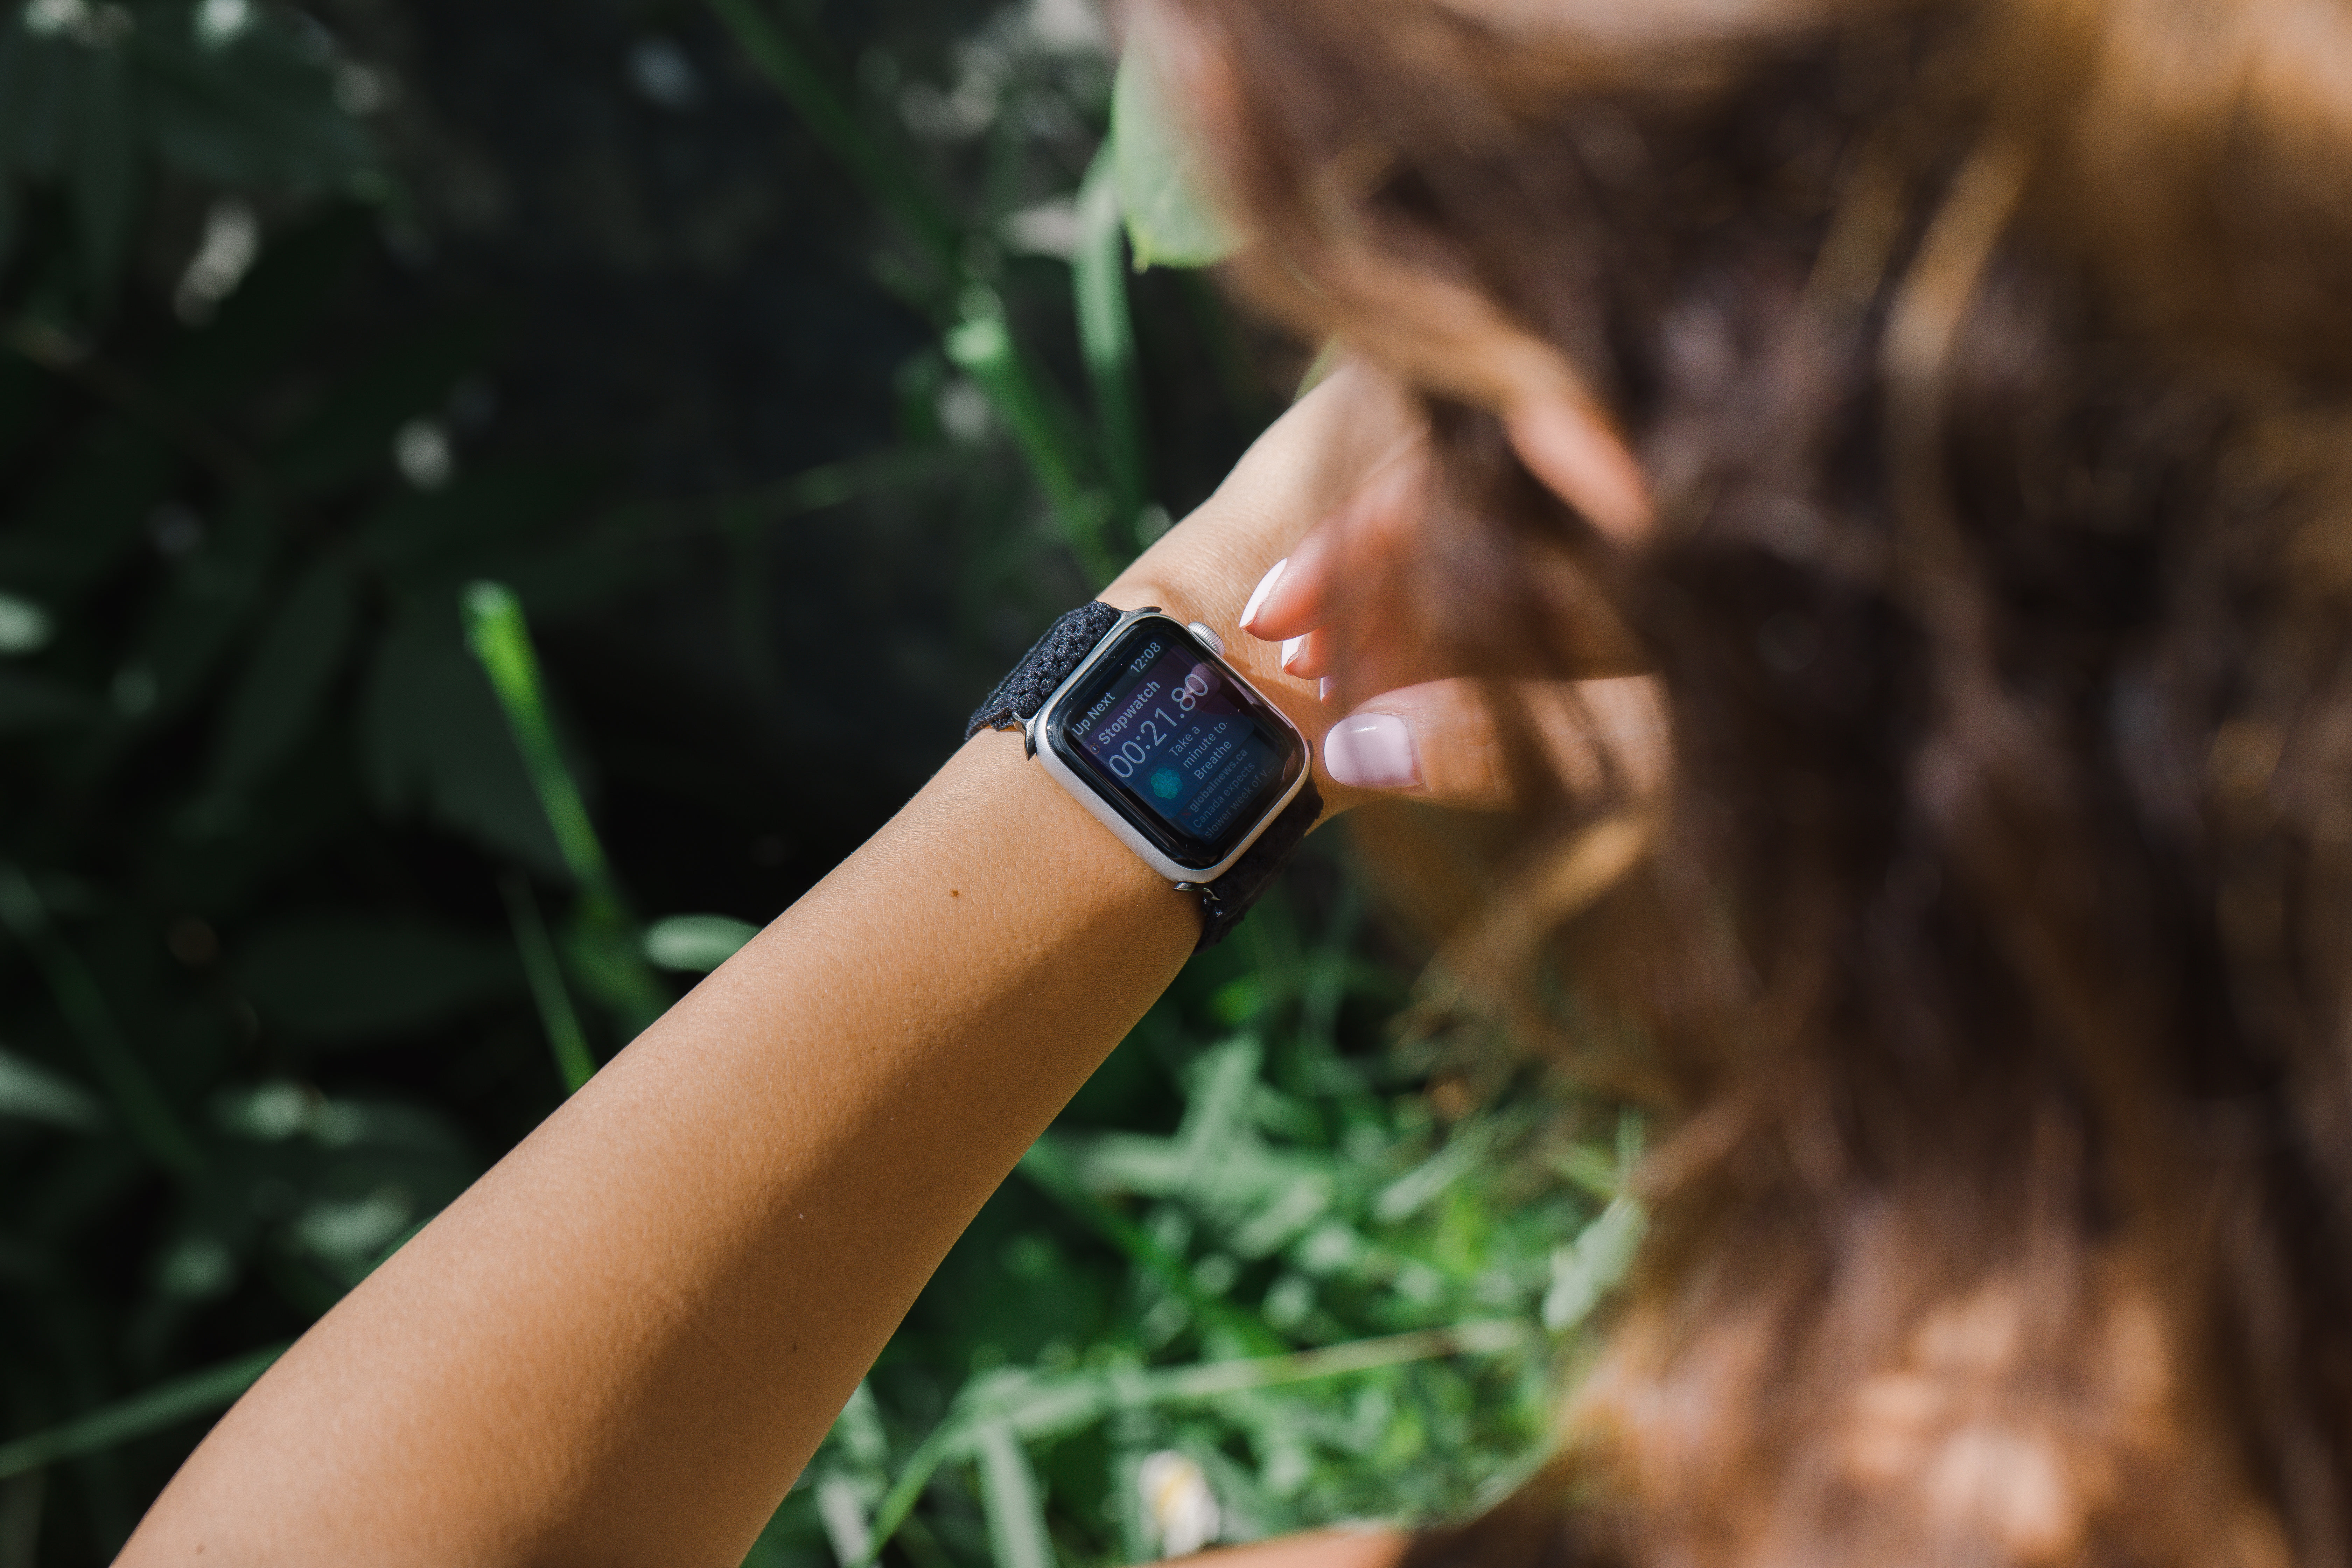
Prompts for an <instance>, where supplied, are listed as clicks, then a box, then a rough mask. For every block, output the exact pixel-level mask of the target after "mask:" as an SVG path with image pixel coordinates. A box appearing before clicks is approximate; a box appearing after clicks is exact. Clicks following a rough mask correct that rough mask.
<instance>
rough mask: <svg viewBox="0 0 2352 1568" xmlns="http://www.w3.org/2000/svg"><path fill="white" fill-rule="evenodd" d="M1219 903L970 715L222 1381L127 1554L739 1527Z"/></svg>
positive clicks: (550, 1539) (167, 1556)
mask: <svg viewBox="0 0 2352 1568" xmlns="http://www.w3.org/2000/svg"><path fill="white" fill-rule="evenodd" d="M1198 930H1199V917H1198V914H1197V912H1196V910H1195V908H1194V906H1193V905H1192V901H1191V900H1189V899H1188V898H1187V897H1186V896H1185V895H1183V894H1181V893H1178V892H1177V891H1176V890H1175V889H1172V888H1171V887H1170V886H1169V885H1168V884H1167V883H1166V882H1164V881H1162V880H1160V879H1157V878H1155V877H1154V876H1153V875H1152V874H1151V873H1150V871H1149V870H1148V869H1147V868H1145V867H1144V866H1143V865H1142V864H1141V863H1140V862H1139V861H1138V860H1137V858H1135V857H1134V856H1133V855H1132V854H1130V853H1129V851H1128V850H1126V849H1125V848H1124V847H1121V846H1120V845H1119V844H1118V842H1117V841H1115V840H1114V839H1113V838H1112V837H1110V836H1109V835H1108V834H1107V833H1105V832H1104V831H1103V830H1102V829H1101V828H1100V826H1097V824H1096V823H1095V822H1094V821H1093V819H1092V818H1091V817H1089V816H1087V815H1086V814H1085V813H1084V812H1083V811H1082V810H1081V809H1080V808H1079V807H1078V806H1077V805H1076V803H1075V802H1073V801H1072V800H1070V799H1069V798H1068V797H1067V796H1066V795H1063V794H1062V792H1061V791H1060V790H1059V789H1058V788H1056V787H1055V785H1054V784H1052V782H1051V781H1049V780H1048V779H1046V778H1045V776H1044V775H1043V773H1042V770H1040V769H1039V768H1037V767H1036V766H1035V765H1034V764H1032V763H1027V762H1025V761H1024V756H1023V752H1022V745H1021V741H1020V738H1019V737H1018V736H1016V735H1010V734H984V735H982V736H981V737H979V738H977V739H975V740H974V741H972V742H971V743H969V744H968V745H966V746H965V747H964V748H963V750H962V751H961V752H959V753H958V754H957V755H956V757H955V758H954V759H953V760H952V761H951V762H950V763H949V764H948V765H947V767H946V768H945V769H943V770H942V771H941V772H940V774H939V776H938V777H937V778H935V779H934V780H933V781H932V782H931V783H930V784H929V785H928V786H926V788H925V789H924V790H923V791H922V793H921V794H919V795H917V796H916V798H915V799H914V800H913V801H912V802H911V803H910V804H909V805H908V806H907V808H906V809H905V810H904V811H903V812H901V813H900V814H899V816H898V817H897V818H896V819H894V820H893V821H892V823H891V824H890V825H889V826H888V827H887V828H886V829H885V830H884V831H883V832H882V833H880V834H878V835H877V837H875V838H874V839H873V840H872V841H871V842H869V843H868V844H867V845H866V847H864V848H862V849H861V850H859V851H858V853H857V854H856V856H854V857H852V858H850V859H849V860H848V861H847V862H845V864H844V865H843V866H842V867H841V868H839V869H837V870H836V871H835V872H834V873H833V875H832V876H830V877H828V878H827V879H825V880H824V882H823V883H821V884H820V885H819V886H818V887H817V888H816V889H814V890H812V891H811V892H810V893H809V894H808V896H807V897H805V898H804V899H803V900H801V901H800V902H799V903H798V904H796V905H794V906H793V908H792V909H791V910H788V911H787V912H786V913H785V914H784V915H783V916H782V918H780V919H779V920H778V921H776V922H775V923H774V924H773V925H772V926H770V927H769V928H768V930H767V931H764V932H763V933H761V936H760V937H759V938H758V939H757V940H756V941H755V942H752V943H751V945H750V946H749V947H747V948H746V949H744V951H743V952H741V953H740V954H739V955H737V957H735V958H734V959H733V960H731V961H730V963H728V964H727V965H726V966H724V967H723V968H722V969H720V970H719V972H718V973H715V974H713V975H712V976H711V977H710V978H709V980H707V981H705V982H704V983H703V984H701V985H699V986H698V987H697V988H696V990H695V991H694V993H693V994H691V995H690V996H688V998H687V999H686V1000H685V1001H683V1002H681V1003H680V1004H679V1005H677V1007H676V1008H674V1009H672V1011H671V1012H670V1013H669V1014H668V1015H667V1016H666V1017H664V1018H663V1019H662V1020H661V1022H660V1023H658V1024H656V1026H654V1027H653V1028H652V1029H650V1030H648V1031H647V1032H646V1034H645V1035H644V1036H643V1037H641V1038H639V1039H638V1040H637V1041H636V1042H635V1044H633V1045H632V1046H631V1047H629V1048H628V1049H627V1050H626V1051H625V1052H624V1053H623V1054H622V1055H621V1056H620V1057H618V1058H615V1059H614V1062H613V1063H612V1064H611V1066H609V1067H608V1068H605V1069H604V1072H603V1073H601V1074H600V1075H599V1076H598V1077H597V1078H596V1079H595V1080H594V1081H593V1082H592V1083H590V1084H589V1085H588V1087H587V1088H585V1089H583V1090H582V1091H581V1092H580V1093H579V1094H578V1095H577V1096H575V1097H574V1098H573V1099H572V1100H571V1101H570V1102H569V1103H568V1104H566V1105H565V1106H564V1107H563V1108H562V1110H561V1111H559V1112H558V1113H557V1114H556V1115H555V1116H554V1117H552V1118H551V1119H550V1120H549V1121H548V1122H547V1123H546V1124H545V1125H544V1126H542V1127H541V1128H540V1129H539V1131H536V1132H534V1133H533V1134H532V1135H531V1136H530V1139H529V1140H527V1141H526V1142H524V1143H523V1144H522V1145H521V1146H520V1147H519V1148H518V1149H516V1150H515V1151H514V1152H513V1153H511V1154H509V1156H508V1157H507V1158H506V1159H505V1160H504V1161H502V1162H500V1163H499V1166H498V1167H497V1168H496V1169H495V1170H494V1171H492V1172H491V1173H490V1174H489V1175H488V1176H487V1177H485V1178H484V1179H483V1181H482V1182H480V1183H479V1184H477V1185H476V1187H475V1188H474V1189H473V1190H471V1191H470V1192H468V1193H467V1194H466V1195H465V1196H464V1197H463V1198H461V1199H460V1200H459V1201H458V1202H457V1204H455V1205H452V1206H451V1208H450V1209H449V1210H448V1211H447V1212H446V1213H445V1214H444V1215H442V1216H441V1217H440V1218H438V1219H436V1221H435V1222H434V1223H433V1225H432V1226H429V1227H428V1228H427V1229H426V1230H425V1232H424V1233H423V1234H421V1235H420V1236H418V1237H416V1239H415V1241H413V1242H412V1243H410V1244H409V1246H408V1247H405V1248H404V1249H403V1250H402V1252H401V1253H400V1254H399V1255H398V1256H397V1257H395V1258H394V1259H392V1260H391V1261H390V1262H389V1263H387V1264H385V1265H384V1267H383V1268H381V1269H379V1270H378V1271H377V1272H376V1274H375V1275H374V1276H373V1277H372V1278H371V1279H369V1280H368V1281H367V1282H366V1283H365V1284H364V1285H362V1286H361V1287H360V1288H359V1289H357V1290H355V1291H354V1292H352V1296H351V1297H350V1298H349V1299H348V1300H345V1301H344V1302H343V1303H342V1304H341V1305H340V1306H339V1307H337V1308H336V1309H335V1310H334V1311H333V1312H332V1313H331V1314H330V1315H329V1316H328V1318H327V1319H326V1320H325V1321H322V1322H321V1323H320V1325H319V1326H318V1327H317V1328H316V1329H314V1330H313V1331H311V1332H310V1334H309V1335H307V1336H306V1337H305V1338H304V1339H303V1340H302V1342H300V1343H299V1345H297V1346H296V1347H295V1349H294V1350H293V1351H291V1352H289V1354H288V1355H287V1356H286V1358H285V1360H284V1361H283V1362H281V1363H279V1364H278V1366H277V1367H276V1368H275V1369H273V1370H272V1371H271V1372H270V1373H269V1374H268V1376H267V1377H266V1378H265V1379H264V1380H263V1381H262V1382H261V1383H260V1384H258V1385H257V1386H256V1387H255V1389H254V1390H253V1391H252V1392H251V1393H250V1394H247V1397H246V1398H245V1399H244V1400H243V1401H242V1402H241V1403H240V1404H239V1405H237V1406H236V1408H235V1409H234V1410H233V1411H231V1413H230V1414H229V1415H228V1416H227V1417H226V1418H225V1419H224V1420H223V1422H222V1423H221V1425H220V1426H219V1427H218V1428H217V1429H216V1430H215V1432H214V1434H213V1435H212V1436H210V1437H209V1438H208V1439H207V1440H206V1441H205V1445H204V1447H202V1448H200V1449H199V1450H198V1452H197V1453H196V1455H195V1457H194V1458H192V1459H191V1460H190V1461H189V1464H188V1466H187V1468H185V1469H184V1471H183V1472H182V1473H181V1475H180V1477H179V1478H178V1479H176V1480H174V1482H173V1485H172V1487H171V1488H170V1489H169V1490H167V1491H166V1492H165V1493H164V1495H163V1499H162V1500H160V1501H159V1502H158V1503H157V1504H156V1506H155V1508H154V1510H153V1511H152V1513H151V1514H150V1515H149V1517H148V1518H147V1520H146V1521H145V1522H144V1523H143V1524H142V1527H141V1529H140V1531H139V1533H138V1535H137V1536H136V1537H135V1538H134V1540H133V1542H132V1543H131V1550H130V1551H129V1552H128V1553H127V1554H126V1557H125V1559H124V1560H125V1561H126V1562H131V1563H154V1562H167V1561H168V1562H184V1561H193V1560H194V1559H195V1557H196V1555H197V1553H198V1552H200V1551H201V1552H202V1554H203V1560H204V1561H205V1562H208V1563H261V1562H277V1561H284V1562H297V1561H299V1562H303V1563H320V1562H328V1561H332V1562H336V1563H371V1562H401V1563H415V1562H424V1561H432V1562H436V1563H520V1562H538V1561H546V1562H562V1563H602V1562H612V1563H622V1562H635V1563H651V1562H660V1563H704V1562H708V1563H734V1562H737V1561H740V1556H741V1553H742V1552H743V1551H744V1549H745V1548H746V1547H747V1546H748V1545H749V1544H750V1542H751V1538H752V1537H753V1535H754V1534H755V1533H756V1532H757V1531H758V1530H759V1529H760V1527H761V1524H762V1523H763V1522H764V1521H765V1520H766V1518H767V1515H768V1514H769V1512H770V1511H771V1510H772V1509H773V1508H774V1506H775V1504H776V1503H777V1501H778V1500H779V1499H780V1498H781V1497H782V1493H783V1491H784V1489H785V1488H786V1487H787V1486H788V1485H789V1484H790V1483H791V1481H792V1479H793V1476H794V1475H796V1474H797V1473H798V1471H799V1469H800V1468H801V1467H802V1465H803V1463H805V1461H806V1460H807V1458H808V1457H809V1455H810V1454H811V1453H812V1452H813V1451H814V1447H815V1446H816V1444H817V1443H818V1441H819V1440H820V1439H821V1438H822V1437H823V1436H824V1432H825V1430H826V1428H827V1427H828V1426H829V1425H830V1424H831V1422H832V1420H833V1418H834V1416H835V1414H836V1413H837V1412H838V1411H839V1409H840V1407H841V1405H842V1404H843V1402H844V1401H845V1399H846V1398H847V1397H848V1395H849V1394H850V1392H851V1391H852V1390H853V1389H854V1388H855V1387H856V1383H857V1380H858V1379H859V1378H860V1377H861V1376H863V1375H864V1373H865V1371H866V1367H867V1366H868V1365H869V1364H870V1363H872V1361H873V1359H874V1357H875V1355H876V1354H877V1353H878V1352H880V1350H881V1348H882V1346H883V1344H884V1342H886V1341H887V1339H888V1337H889V1335H890V1333H891V1331H892V1330H893V1329H895V1328H896V1327H897V1325H898V1321H899V1320H900V1318H901V1317H902V1316H903V1315H904V1314H905V1312H906V1310H907V1309H908V1306H909V1305H910V1304H911V1303H912V1302H913V1300H914V1299H915V1296H916V1294H917V1292H918V1291H919V1289H921V1288H922V1285H923V1283H924V1281H925V1280H926V1279H929V1276H930V1274H931V1272H932V1270H933V1269H934V1268H936V1267H937V1265H938V1263H939V1261H940V1258H942V1257H944V1256H945V1254H946V1252H947V1250H948V1248H949V1247H950V1245H951V1244H952V1243H953V1242H954V1240H955V1238H956V1237H957V1236H958V1235H959V1234H961V1231H962V1230H963V1228H964V1226H966V1224H968V1223H969V1222H970V1220H971V1217H972V1215H973V1214H974V1213H975V1212H977V1210H978V1209H979V1207H980V1205H981V1204H982V1202H983V1201H984V1200H985V1199H986V1198H987V1196H988V1194H989V1193H990V1192H991V1191H992V1190H993V1189H994V1188H995V1186H996V1185H997V1184H999V1183H1000V1182H1001V1181H1002V1180H1003V1177H1004V1176H1005V1174H1006V1173H1008V1172H1009V1171H1011V1169H1012V1168H1013V1163H1014V1162H1015V1161H1017V1160H1018V1159H1019V1158H1020V1155H1021V1153H1022V1151H1023V1150H1024V1149H1025V1148H1027V1146H1028V1145H1029V1143H1030V1142H1032V1141H1033V1140H1034V1138H1035V1137H1036V1135H1037V1134H1038V1133H1039V1132H1040V1131H1043V1130H1044V1129H1045V1126H1046V1124H1047V1123H1048V1122H1049V1121H1051V1120H1052V1119H1053V1117H1054V1115H1055V1113H1056V1112H1057V1111H1058V1110H1060V1109H1061V1108H1062V1106H1063V1105H1064V1104H1065V1103H1066V1101H1067V1100H1068V1099H1069V1097H1070V1096H1071V1095H1072V1094H1073V1093H1074V1092H1075V1091H1076V1089H1077V1088H1078V1086H1079V1085H1080V1084H1081V1083H1082V1082H1084V1081H1085V1079H1086V1077H1087V1074H1088V1073H1089V1072H1091V1071H1092V1070H1093V1069H1094V1068H1095V1067H1096V1066H1097V1064H1098V1063H1099V1062H1100V1061H1101V1060H1102V1058H1103V1057H1104V1056H1105V1055H1106V1054H1108V1051H1109V1050H1110V1049H1111V1047H1113V1046H1114V1045H1116V1044H1117V1043H1118V1040H1119V1038H1120V1037H1122V1036H1123V1035H1124V1034H1125V1033H1126V1032H1127V1030H1128V1029H1129V1026H1132V1025H1133V1024H1134V1022H1135V1021H1136V1019H1137V1018H1138V1017H1139V1016H1141V1015H1142V1013H1143V1011H1144V1009H1145V1008H1146V1007H1148V1006H1149V1005H1150V1003H1151V1001H1152V1000H1153V999H1154V998H1155V997H1157V996H1158V995H1159V994H1160V992H1161V991H1162V990H1164V989H1165V988H1166V986H1167V984H1168V983H1169V981H1170V980H1171V979H1172V978H1173V976H1174V975H1175V973H1176V971H1177V970H1178V969H1179V968H1180V967H1181V964H1182V963H1183V961H1184V959H1185V956H1186V955H1187V954H1188V953H1189V952H1190V951H1191V949H1192V943H1193V941H1194V939H1195V937H1196V935H1197V933H1198Z"/></svg>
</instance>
